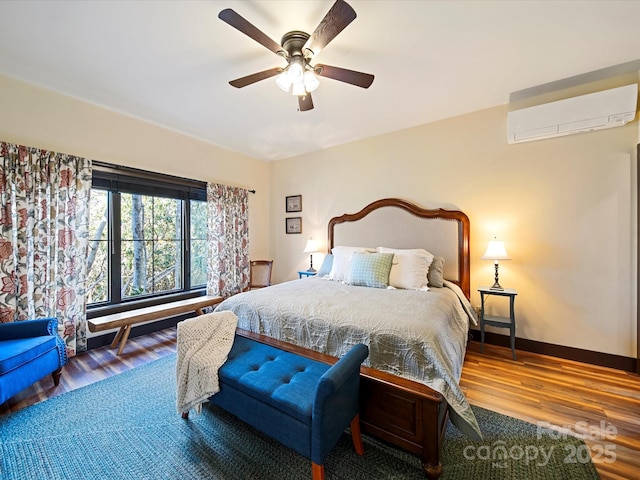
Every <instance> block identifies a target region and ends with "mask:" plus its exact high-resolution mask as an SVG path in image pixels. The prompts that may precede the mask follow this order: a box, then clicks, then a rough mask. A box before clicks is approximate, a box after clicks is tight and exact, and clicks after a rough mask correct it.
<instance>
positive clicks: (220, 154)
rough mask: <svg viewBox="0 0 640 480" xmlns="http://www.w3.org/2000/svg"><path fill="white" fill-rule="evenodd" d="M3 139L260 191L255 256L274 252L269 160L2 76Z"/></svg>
mask: <svg viewBox="0 0 640 480" xmlns="http://www.w3.org/2000/svg"><path fill="white" fill-rule="evenodd" d="M0 140H2V141H7V142H12V143H18V144H22V145H28V146H32V147H39V148H45V149H50V150H53V151H57V152H64V153H69V154H73V155H79V156H83V157H87V158H91V159H93V160H100V161H103V162H110V163H114V164H118V165H126V166H129V167H135V168H141V169H145V170H151V171H154V172H159V173H165V174H170V175H177V176H181V177H187V178H193V179H196V180H202V181H206V182H217V183H224V184H227V185H234V186H238V187H243V188H247V189H255V190H256V194H255V195H250V196H249V217H250V218H249V229H250V255H251V257H252V258H255V257H263V256H269V255H270V245H269V236H268V230H269V225H270V221H269V208H268V204H269V198H270V177H269V171H270V167H269V164H267V163H265V162H262V161H258V160H255V159H252V158H250V157H246V156H244V155H240V154H237V153H234V152H230V151H229V150H225V149H223V148H219V147H216V146H214V145H211V144H209V143H206V142H203V141H201V140H197V139H195V138H192V137H188V136H186V135H182V134H180V133H176V132H174V131H171V130H167V129H165V128H161V127H158V126H156V125H152V124H150V123H147V122H143V121H140V120H137V119H134V118H131V117H128V116H125V115H121V114H118V113H115V112H112V111H109V110H106V109H104V108H100V107H97V106H94V105H91V104H88V103H86V102H82V101H79V100H76V99H73V98H70V97H67V96H64V95H60V94H56V93H53V92H51V91H47V90H44V89H42V88H38V87H34V86H32V85H28V84H26V83H23V82H19V81H16V80H14V79H10V78H8V77H5V76H1V75H0Z"/></svg>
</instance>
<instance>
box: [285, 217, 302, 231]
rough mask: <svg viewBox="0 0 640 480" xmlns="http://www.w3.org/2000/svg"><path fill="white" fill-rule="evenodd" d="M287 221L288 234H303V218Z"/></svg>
mask: <svg viewBox="0 0 640 480" xmlns="http://www.w3.org/2000/svg"><path fill="white" fill-rule="evenodd" d="M285 220H286V228H285V231H286V232H287V233H302V217H290V218H287V219H285Z"/></svg>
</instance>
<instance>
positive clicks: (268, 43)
mask: <svg viewBox="0 0 640 480" xmlns="http://www.w3.org/2000/svg"><path fill="white" fill-rule="evenodd" d="M218 18H219V19H220V20H222V21H223V22H226V23H228V24H229V25H231V26H232V27H233V28H235V29H236V30H239V31H241V32H242V33H244V34H245V35H247V36H248V37H251V38H252V39H254V40H255V41H256V42H258V43H259V44H261V45H263V46H264V47H266V48H268V49H269V50H271V51H272V52H273V53H275V54H279V53H280V52H284V49H283V48H282V46H280V44H279V43H277V42H276V41H274V40H272V39H271V38H269V37H268V36H267V35H265V34H264V33H263V32H262V31H261V30H259V29H258V28H257V27H255V26H254V25H252V24H251V23H249V21H247V20H246V19H245V18H244V17H242V16H240V15H239V14H238V13H236V12H235V11H234V10H232V9H230V8H226V9H224V10H222V11H221V12H220V13H219V14H218Z"/></svg>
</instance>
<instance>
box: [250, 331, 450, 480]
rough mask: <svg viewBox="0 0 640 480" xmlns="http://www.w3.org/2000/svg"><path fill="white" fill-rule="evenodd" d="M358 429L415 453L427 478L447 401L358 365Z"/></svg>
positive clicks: (311, 354) (434, 473)
mask: <svg viewBox="0 0 640 480" xmlns="http://www.w3.org/2000/svg"><path fill="white" fill-rule="evenodd" d="M237 334H238V335H241V336H244V337H247V338H251V339H254V340H257V341H259V342H262V343H266V344H268V345H273V346H275V347H276V348H279V349H281V350H285V351H289V352H293V353H296V354H298V355H302V356H306V357H308V358H312V359H314V360H318V361H321V362H325V363H330V364H333V363H335V362H336V361H337V358H335V357H332V356H330V355H324V354H322V353H319V352H316V351H313V350H309V349H306V348H303V347H299V346H297V345H293V344H290V343H286V342H282V341H280V340H275V339H273V338H270V337H266V336H264V335H260V334H257V333H253V332H250V331H248V330H243V329H240V328H238V329H237ZM360 376H361V379H362V383H361V385H360V386H361V392H360V422H361V428H362V431H363V432H365V433H368V434H370V435H372V436H375V437H377V438H380V439H381V440H384V441H386V442H388V443H391V444H392V445H395V446H397V447H399V448H402V449H403V450H406V451H408V452H411V453H413V454H416V455H418V456H419V457H420V460H421V462H422V469H423V470H424V472H425V474H426V476H427V477H428V478H429V479H436V478H438V477H439V476H440V475H441V474H442V464H441V452H442V441H443V439H444V430H445V427H446V425H447V419H448V414H447V402H446V400H445V399H444V397H443V396H442V395H441V394H439V393H438V392H436V391H434V390H432V389H431V388H429V387H427V386H426V385H422V384H421V383H417V382H413V381H411V380H406V379H404V378H400V377H397V376H395V375H391V374H388V373H385V372H381V371H379V370H376V369H373V368H369V367H361V369H360Z"/></svg>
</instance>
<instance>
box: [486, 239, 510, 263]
mask: <svg viewBox="0 0 640 480" xmlns="http://www.w3.org/2000/svg"><path fill="white" fill-rule="evenodd" d="M482 260H511V257H510V256H509V254H508V253H507V251H506V250H505V248H504V242H502V241H499V240H491V241H490V242H489V246H488V247H487V251H486V252H484V255H483V256H482Z"/></svg>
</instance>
